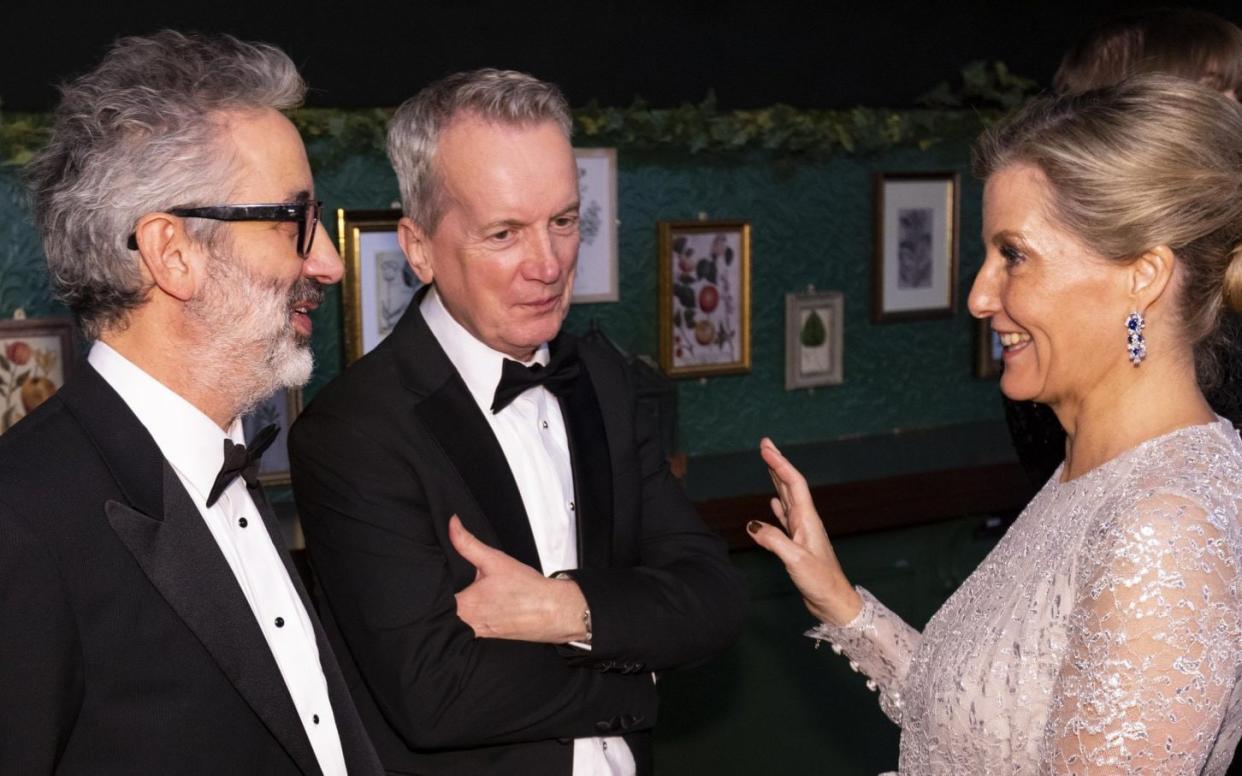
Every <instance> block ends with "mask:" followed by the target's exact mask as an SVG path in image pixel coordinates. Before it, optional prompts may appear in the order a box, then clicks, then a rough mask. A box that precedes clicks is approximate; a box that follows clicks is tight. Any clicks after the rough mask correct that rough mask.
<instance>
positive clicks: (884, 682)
mask: <svg viewBox="0 0 1242 776" xmlns="http://www.w3.org/2000/svg"><path fill="white" fill-rule="evenodd" d="M1060 477H1061V470H1060V469H1058V470H1057V472H1056V474H1054V475H1053V477H1052V479H1051V480H1050V481H1049V482H1048V484H1046V485H1045V486H1044V488H1043V489H1042V490H1041V491H1040V492H1039V493H1038V494H1037V495H1036V496H1035V498H1034V500H1033V501H1031V503H1030V504H1029V505H1028V506H1027V508H1026V510H1025V511H1024V512H1023V513H1022V515H1021V516H1020V517H1019V518H1018V520H1017V521H1016V522H1015V523H1014V524H1013V526H1012V527H1011V528H1010V529H1009V531H1008V532H1007V533H1006V535H1005V537H1004V538H1003V539H1002V540H1001V541H1000V543H999V544H997V546H996V548H995V549H994V550H993V551H992V553H991V554H990V555H989V556H988V557H987V558H986V559H985V560H984V562H983V563H982V564H981V565H980V566H979V568H978V569H977V570H976V571H975V572H974V573H973V574H972V575H971V576H970V578H969V579H967V580H966V582H965V583H964V584H963V585H962V586H961V587H960V588H959V589H958V590H957V591H956V592H955V593H954V594H953V595H952V596H951V597H950V598H949V600H948V601H947V602H946V603H945V605H944V606H943V607H942V608H941V609H940V611H939V612H937V613H936V615H935V616H934V617H932V619H931V621H930V622H928V623H927V627H926V628H925V629H924V631H923V633H922V634H919V632H918V631H916V630H914V629H913V628H911V627H910V626H908V625H907V624H906V623H905V622H903V621H902V620H901V619H900V618H899V617H898V616H897V615H895V614H893V613H892V612H891V611H889V610H888V609H886V608H885V607H884V606H883V605H882V604H880V603H879V602H878V601H877V600H875V598H873V597H872V596H871V595H870V594H869V593H867V592H866V591H865V590H862V589H859V592H860V593H861V594H862V596H863V600H864V605H863V610H862V612H860V613H859V615H858V617H856V618H855V619H854V620H853V621H852V622H850V623H849V624H847V625H845V626H842V627H832V626H828V625H820V626H817V627H816V628H814V629H813V630H811V631H809V632H808V633H807V635H808V636H812V637H813V638H818V639H822V640H827V641H829V642H831V643H832V645H833V649H834V650H835V651H838V652H842V651H843V652H844V653H845V654H846V655H847V656H848V657H849V658H850V660H851V665H852V666H853V667H854V668H855V669H856V670H859V671H861V672H862V673H864V674H866V675H867V676H868V677H869V681H868V685H869V686H870V687H872V688H873V689H878V690H879V693H880V696H879V697H880V705H881V707H882V708H883V709H884V711H885V713H886V714H887V715H888V716H889V717H891V718H892V720H893V721H894V722H896V723H897V724H899V725H900V726H901V757H900V768H901V772H902V773H906V774H911V775H912V776H915V775H917V776H922V775H923V774H954V775H955V776H957V775H960V774H991V773H1005V774H1037V773H1039V774H1042V773H1084V772H1090V773H1100V772H1107V773H1124V774H1129V773H1143V774H1166V773H1177V774H1190V773H1206V774H1223V773H1224V772H1225V770H1226V768H1227V767H1228V765H1229V761H1230V759H1231V758H1232V757H1233V751H1234V747H1235V746H1236V745H1237V743H1238V738H1239V734H1240V733H1242V683H1239V681H1238V679H1239V674H1240V667H1242V631H1240V622H1242V585H1240V577H1239V564H1240V561H1242V528H1240V526H1239V509H1240V506H1242V441H1240V440H1239V438H1238V434H1237V432H1236V431H1234V430H1233V428H1232V426H1231V425H1230V424H1229V423H1228V422H1227V421H1225V420H1223V419H1221V420H1218V422H1216V423H1211V424H1207V425H1202V426H1194V427H1190V428H1184V429H1180V430H1178V431H1175V432H1173V433H1170V434H1168V435H1165V436H1162V437H1159V438H1157V439H1152V440H1149V441H1147V442H1145V443H1143V444H1142V445H1139V446H1138V447H1136V448H1133V449H1131V450H1129V451H1127V452H1125V453H1123V454H1122V455H1120V456H1118V457H1117V458H1115V459H1113V460H1111V461H1109V462H1108V463H1106V464H1104V465H1102V466H1100V467H1098V468H1096V469H1094V470H1092V471H1090V472H1088V473H1086V474H1084V475H1083V476H1081V477H1079V478H1077V479H1075V480H1073V481H1071V482H1066V483H1062V482H1060V481H1059V480H1060Z"/></svg>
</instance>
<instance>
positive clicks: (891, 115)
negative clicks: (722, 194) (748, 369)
mask: <svg viewBox="0 0 1242 776" xmlns="http://www.w3.org/2000/svg"><path fill="white" fill-rule="evenodd" d="M1035 88H1036V87H1035V83H1034V82H1033V81H1031V80H1029V79H1026V78H1021V77H1019V76H1016V75H1014V74H1012V73H1010V72H1009V70H1008V68H1006V67H1005V65H1004V64H1003V63H1000V62H996V63H984V62H972V63H970V64H969V65H967V66H966V67H964V68H963V69H962V80H961V83H960V84H956V85H952V86H951V85H949V84H948V83H942V84H939V85H938V86H936V87H935V88H934V89H932V90H931V91H929V92H928V93H927V94H925V95H924V96H923V97H921V98H920V99H919V104H920V106H921V107H920V108H918V109H913V110H887V109H878V108H853V109H849V110H806V109H800V108H793V107H790V106H788V105H774V106H772V107H768V108H760V109H754V110H732V111H721V110H719V109H718V108H717V106H716V99H715V96H714V95H713V94H710V93H709V94H708V96H707V98H706V99H705V100H704V101H703V102H701V103H698V104H697V105H682V106H680V107H677V108H667V109H665V108H651V107H649V106H648V105H647V104H646V103H645V102H643V101H642V100H637V101H635V102H634V103H633V104H632V105H630V106H629V107H628V108H606V107H600V106H599V105H597V104H595V103H594V102H592V103H590V104H588V105H586V106H585V107H582V108H578V109H575V110H574V112H573V115H574V124H575V138H576V139H577V140H579V141H589V143H590V144H592V145H609V146H618V147H622V148H632V149H646V150H668V151H675V152H689V153H692V154H715V155H737V154H741V153H748V152H755V151H759V152H768V153H771V154H775V155H781V156H798V155H808V156H815V157H825V156H831V155H833V154H837V153H847V154H861V153H873V152H877V151H883V150H886V149H889V148H893V147H897V146H913V147H918V148H921V149H926V148H928V147H930V146H932V145H934V144H936V143H939V142H942V141H947V140H969V139H971V138H973V137H974V136H975V135H977V134H978V133H979V131H980V130H981V129H983V127H985V126H987V125H988V124H989V123H991V122H992V121H995V120H996V119H997V118H998V117H999V116H1001V115H1003V114H1004V113H1005V112H1007V111H1008V110H1011V109H1012V108H1014V107H1015V106H1017V105H1019V104H1021V103H1022V102H1023V101H1024V100H1026V99H1027V98H1029V97H1030V96H1031V94H1032V93H1033V92H1034V91H1035ZM391 115H392V111H391V110H387V109H381V108H370V109H361V110H356V109H353V110H343V109H334V108H302V109H300V110H297V111H294V112H293V113H292V115H291V118H292V120H293V123H294V124H295V125H296V126H297V128H298V129H299V130H300V131H301V132H302V135H303V137H305V138H306V140H307V146H308V149H309V151H310V155H311V157H312V162H313V163H314V164H315V166H316V167H325V166H332V165H335V164H336V163H338V162H340V161H342V160H344V159H345V158H348V157H350V156H353V155H356V154H359V153H363V154H367V153H383V151H384V143H385V135H386V127H387V123H388V119H389V117H390V116H391ZM50 128H51V116H50V114H45V113H39V114H34V113H26V114H10V115H0V164H4V165H21V164H24V163H25V162H26V161H27V160H29V159H30V157H31V156H32V155H33V154H34V153H35V151H36V150H37V149H38V148H40V147H41V146H42V145H43V143H45V142H46V140H47V136H48V133H49V131H50Z"/></svg>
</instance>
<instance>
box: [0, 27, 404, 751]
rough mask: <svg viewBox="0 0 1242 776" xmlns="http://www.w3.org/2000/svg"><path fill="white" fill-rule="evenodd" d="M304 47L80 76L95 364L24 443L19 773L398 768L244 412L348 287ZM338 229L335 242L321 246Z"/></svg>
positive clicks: (18, 578) (65, 186) (73, 183)
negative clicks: (357, 693) (375, 728)
mask: <svg viewBox="0 0 1242 776" xmlns="http://www.w3.org/2000/svg"><path fill="white" fill-rule="evenodd" d="M304 92H305V85H304V84H303V82H302V79H301V77H300V76H299V75H298V73H297V70H296V69H295V68H294V66H293V63H292V62H291V61H290V60H289V58H288V57H287V56H286V55H285V54H284V53H283V52H281V51H280V50H278V49H276V48H274V47H272V46H267V45H263V44H250V43H243V42H241V41H238V40H236V39H234V38H231V37H227V36H222V37H213V38H206V37H192V36H184V35H181V34H179V33H175V32H171V31H165V32H161V33H157V34H155V35H151V36H149V37H141V38H124V39H122V40H119V41H118V42H117V43H116V44H114V46H113V47H112V48H111V50H110V51H109V52H108V53H107V55H106V56H105V57H104V59H103V61H102V62H101V63H100V65H99V66H98V67H96V68H95V69H94V70H93V71H91V72H90V73H88V74H86V75H84V76H82V77H80V78H78V79H77V80H75V81H73V82H72V83H70V84H68V85H67V86H65V87H64V88H63V90H62V99H61V103H60V105H59V107H58V109H57V111H56V115H55V123H54V126H53V129H52V135H51V139H50V141H49V143H48V145H47V147H46V149H44V151H43V152H42V153H41V154H40V155H39V156H38V157H37V158H36V159H35V160H34V162H32V164H31V166H30V168H29V173H28V177H29V181H30V186H31V189H32V191H33V195H34V202H35V216H36V220H37V222H38V225H39V228H40V230H41V232H42V236H43V242H44V248H45V251H46V253H47V259H48V267H49V269H50V272H51V275H52V278H53V282H54V283H55V285H56V288H57V290H58V292H59V294H60V295H61V298H62V299H64V301H65V302H66V303H67V304H68V305H69V308H70V309H71V310H72V311H73V313H74V315H75V317H76V318H77V320H78V322H79V323H80V325H81V327H82V329H83V331H84V332H85V333H86V334H87V336H88V337H89V338H91V339H93V340H94V344H93V346H92V347H91V350H90V355H89V357H88V359H87V363H84V364H81V365H80V366H79V368H78V370H77V375H76V376H75V377H73V379H71V380H70V381H69V382H68V383H67V384H66V385H65V386H64V388H62V389H61V390H60V392H58V393H57V394H55V395H54V396H53V397H52V398H51V399H49V400H48V401H47V402H45V403H44V404H42V405H41V406H40V407H39V408H38V409H37V410H35V411H34V412H32V413H31V414H30V415H28V416H27V417H26V418H25V419H23V420H22V421H21V422H20V423H18V424H17V425H16V426H14V427H13V428H12V429H11V430H10V431H8V432H7V433H6V434H5V435H4V436H3V437H2V438H0V537H3V540H2V541H0V696H3V698H4V702H3V704H0V773H6V774H7V773H12V774H36V773H52V772H55V773H58V774H92V775H95V774H114V773H115V774H122V773H124V774H134V773H152V774H156V773H159V774H164V773H213V774H215V773H230V774H233V773H236V774H241V773H255V774H257V773H262V774H290V775H293V774H328V775H332V776H343V775H344V774H345V773H347V772H348V773H351V774H367V773H378V772H380V771H381V767H380V765H379V762H378V760H377V758H376V756H375V752H374V749H373V748H372V747H371V745H370V742H369V740H368V739H367V736H366V733H365V730H364V729H363V727H362V723H361V721H360V720H359V718H358V716H357V712H356V710H355V709H354V707H353V704H352V702H351V700H350V697H349V691H348V689H347V687H346V684H345V681H344V679H343V677H342V675H341V672H340V668H339V666H338V665H337V663H336V660H335V658H334V657H333V654H332V649H331V647H330V646H329V644H328V643H327V641H326V640H325V638H324V636H323V633H322V629H321V628H320V626H319V622H318V620H317V618H316V616H315V612H314V610H313V609H312V607H311V605H310V603H309V601H308V599H307V596H306V592H305V590H303V588H302V586H301V584H300V583H299V581H298V578H297V575H296V573H295V572H294V570H293V566H292V565H291V564H290V562H289V558H288V554H287V553H286V552H285V549H284V547H283V540H282V539H281V535H280V529H279V526H278V525H277V524H276V521H275V516H274V515H273V513H272V511H271V507H270V506H269V505H268V503H267V501H266V499H265V498H264V495H263V491H262V489H261V488H260V487H259V485H258V481H257V477H256V468H257V461H258V456H259V455H260V454H261V453H262V449H263V447H264V446H266V445H267V444H269V443H270V442H271V438H272V436H273V435H274V427H272V428H269V429H266V430H265V431H264V432H260V434H259V435H258V437H261V438H256V440H254V441H253V442H252V444H251V449H250V450H247V449H246V447H245V446H244V444H243V438H242V431H241V429H242V424H241V421H240V417H241V415H242V414H244V413H245V412H246V410H247V409H248V408H250V407H252V406H254V404H255V403H257V402H258V401H259V400H261V399H263V398H264V397H265V396H267V395H268V394H270V393H272V392H273V391H275V390H279V389H282V388H283V387H285V386H293V385H300V384H301V383H302V382H304V381H305V380H306V379H307V377H309V375H310V371H311V354H310V349H309V339H310V333H311V320H310V317H309V314H310V312H311V311H312V310H313V309H314V308H315V306H316V305H317V304H318V302H319V299H320V297H321V295H322V289H321V286H322V285H323V284H330V283H335V282H337V281H338V280H339V279H340V277H341V272H342V267H341V260H340V257H339V256H338V255H337V254H336V251H335V250H334V249H333V247H332V244H331V242H330V241H329V240H328V238H327V236H326V235H325V234H323V228H322V227H321V226H320V225H319V207H320V206H319V203H318V202H317V201H316V200H315V198H314V185H313V182H312V180H311V172H310V167H309V165H308V164H307V160H306V151H305V149H304V147H303V145H302V141H301V138H300V137H299V136H298V133H297V130H296V129H295V128H294V127H293V125H292V124H291V123H290V122H289V120H288V119H287V118H285V117H284V116H283V115H282V114H281V111H283V110H286V109H289V108H292V107H295V106H296V105H298V104H299V103H300V102H301V99H302V96H303V94H304ZM316 238H318V239H316Z"/></svg>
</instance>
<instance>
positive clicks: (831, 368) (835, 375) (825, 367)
mask: <svg viewBox="0 0 1242 776" xmlns="http://www.w3.org/2000/svg"><path fill="white" fill-rule="evenodd" d="M844 319H845V297H844V296H842V294H841V292H840V291H823V292H814V291H812V292H807V293H803V294H786V295H785V390H787V391H792V390H796V389H798V388H814V387H816V386H820V385H839V384H841V382H842V381H843V380H844V379H845V375H844V373H843V369H842V348H841V345H842V342H843V337H842V329H843V328H844V327H843V324H842V322H843V321H844Z"/></svg>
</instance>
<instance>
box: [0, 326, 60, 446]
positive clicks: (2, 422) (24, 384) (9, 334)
mask: <svg viewBox="0 0 1242 776" xmlns="http://www.w3.org/2000/svg"><path fill="white" fill-rule="evenodd" d="M74 356H75V354H74V351H73V321H70V320H68V319H62V318H31V319H29V320H12V321H8V320H4V321H0V434H3V433H4V432H5V431H8V430H9V429H10V428H12V427H13V425H14V424H16V423H17V421H19V420H21V419H22V418H24V417H25V416H26V415H28V414H29V413H31V412H33V411H34V409H35V408H36V407H38V406H39V405H40V404H42V403H43V402H45V401H47V399H48V397H50V396H51V395H52V394H53V393H56V391H57V390H58V389H59V388H60V387H61V386H62V385H64V384H65V378H66V377H68V376H69V372H70V370H71V369H72V368H73V360H74Z"/></svg>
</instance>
